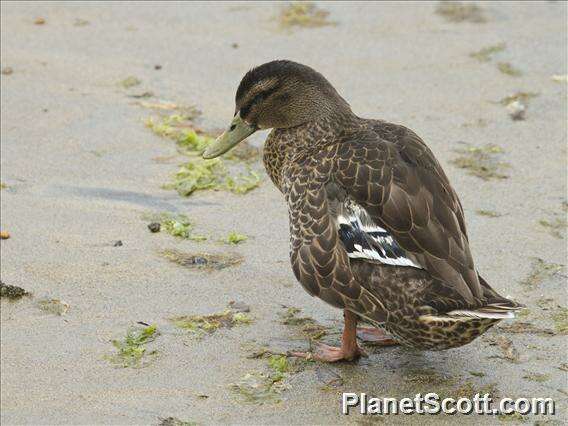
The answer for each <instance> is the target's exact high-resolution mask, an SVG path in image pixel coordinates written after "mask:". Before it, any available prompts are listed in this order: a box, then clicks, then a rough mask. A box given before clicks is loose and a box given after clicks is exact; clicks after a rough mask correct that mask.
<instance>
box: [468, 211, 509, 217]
mask: <svg viewBox="0 0 568 426" xmlns="http://www.w3.org/2000/svg"><path fill="white" fill-rule="evenodd" d="M475 213H477V214H478V215H479V216H486V217H492V218H495V217H501V216H503V215H502V214H501V213H499V212H496V211H495V210H482V209H480V210H476V211H475Z"/></svg>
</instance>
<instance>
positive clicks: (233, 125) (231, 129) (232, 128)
mask: <svg viewBox="0 0 568 426" xmlns="http://www.w3.org/2000/svg"><path fill="white" fill-rule="evenodd" d="M235 127H237V125H236V124H231V127H229V132H232V131H233V130H235Z"/></svg>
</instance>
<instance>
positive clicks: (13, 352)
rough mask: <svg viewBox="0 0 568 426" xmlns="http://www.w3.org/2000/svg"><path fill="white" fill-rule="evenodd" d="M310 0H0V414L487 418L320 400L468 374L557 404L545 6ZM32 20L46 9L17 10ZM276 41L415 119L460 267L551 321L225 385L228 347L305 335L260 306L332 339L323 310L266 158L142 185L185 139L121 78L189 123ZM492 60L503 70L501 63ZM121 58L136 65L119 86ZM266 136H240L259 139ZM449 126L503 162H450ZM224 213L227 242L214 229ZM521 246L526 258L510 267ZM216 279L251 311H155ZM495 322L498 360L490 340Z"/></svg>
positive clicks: (196, 298) (556, 48)
mask: <svg viewBox="0 0 568 426" xmlns="http://www.w3.org/2000/svg"><path fill="white" fill-rule="evenodd" d="M320 6H321V7H322V8H325V9H326V10H328V11H329V13H330V15H329V17H328V19H329V20H330V21H335V22H336V23H337V25H330V26H323V27H319V28H297V29H293V30H291V31H282V30H280V29H279V27H278V22H277V20H275V19H274V17H275V16H277V15H278V13H279V9H280V6H279V5H278V4H274V3H266V4H259V3H240V4H237V3H219V4H200V3H191V4H177V3H167V4H151V3H137V4H130V5H126V4H94V3H83V4H78V3H74V4H65V3H18V4H16V3H9V2H3V3H2V9H1V11H2V18H1V24H2V30H1V36H2V64H1V65H2V69H4V68H5V67H11V68H12V70H13V72H12V73H11V74H9V75H2V79H1V93H2V95H1V122H2V128H1V179H2V183H3V184H5V185H7V188H4V189H2V192H1V209H2V215H1V228H2V230H7V231H8V232H9V233H10V234H11V238H10V239H8V240H2V241H1V259H0V260H1V262H2V267H1V278H2V281H3V282H4V283H5V284H9V285H15V286H19V287H22V288H24V289H25V290H27V291H30V292H32V293H33V297H26V298H23V299H22V300H20V301H17V302H9V301H6V300H4V299H3V300H2V302H1V308H2V309H1V311H2V313H1V320H2V324H1V332H2V339H1V382H0V383H1V421H2V424H5V425H8V424H158V423H159V422H160V419H163V418H167V417H170V416H172V417H175V418H178V419H181V420H184V421H192V422H197V423H198V424H223V423H232V424H243V423H248V424H367V423H372V422H384V423H386V424H424V423H425V424H439V423H442V424H454V423H456V422H460V423H463V424H479V423H482V424H498V423H500V422H502V419H498V418H494V417H491V416H475V415H473V416H458V417H456V416H443V415H441V416H417V415H414V416H401V415H398V416H389V417H381V418H368V417H366V418H364V417H362V416H359V415H357V414H353V415H350V416H347V417H346V416H342V415H341V414H340V396H341V393H342V392H366V393H368V394H370V395H375V396H381V397H383V396H389V397H403V396H410V397H413V396H414V394H415V393H417V392H419V391H420V392H425V391H429V392H436V391H438V392H440V393H442V394H448V395H450V396H452V395H457V394H459V393H460V392H469V391H475V390H483V389H488V388H491V389H493V390H494V391H495V392H496V394H497V395H498V396H500V397H511V398H518V397H528V398H532V397H551V398H554V399H555V400H556V404H557V414H556V415H555V416H550V417H548V418H547V419H548V420H552V421H553V422H557V423H551V424H562V423H564V422H566V421H567V418H566V406H567V404H566V398H567V396H566V395H567V386H566V380H567V373H566V371H565V367H564V371H563V370H561V365H562V363H566V361H567V360H566V336H565V335H562V334H561V333H560V332H558V330H557V329H555V327H561V326H562V324H561V323H559V320H558V318H559V317H560V316H561V314H562V312H565V311H563V310H562V309H566V305H567V300H566V299H567V298H566V275H565V274H566V270H565V264H566V254H567V253H566V230H565V226H564V227H562V226H561V227H560V228H559V229H557V230H556V231H557V232H558V233H559V235H558V236H555V235H552V233H551V232H550V231H551V229H550V227H547V226H546V225H545V226H543V224H542V223H539V222H541V221H546V222H547V223H551V222H553V220H555V219H556V218H562V217H564V218H565V217H566V216H565V215H566V213H565V210H563V202H566V170H567V169H566V133H567V128H566V126H567V125H566V114H567V101H566V99H567V98H566V87H567V86H566V83H565V82H558V81H553V80H552V79H551V77H552V76H553V75H566V73H567V68H566V64H567V53H566V52H567V42H566V31H567V29H566V25H567V24H566V22H567V7H566V3H563V2H543V3H538V4H537V3H529V2H523V3H512V2H507V3H484V4H481V6H480V7H481V8H482V9H483V14H484V16H485V17H486V20H487V22H485V23H475V22H448V21H447V20H446V19H444V18H443V17H442V16H440V15H439V14H436V13H435V9H436V3H419V4H418V3H416V4H396V3H380V4H369V3H360V4H358V5H356V4H352V3H349V4H346V3H332V4H320ZM38 18H43V19H44V20H45V22H44V23H43V24H40V25H37V24H34V21H35V20H37V19H38ZM78 20H79V21H78ZM83 21H88V22H87V23H84V22H83ZM234 43H237V45H238V46H237V47H236V48H235V47H234V46H233V44H234ZM499 43H506V48H505V49H504V50H503V51H501V52H499V53H497V54H495V55H494V57H493V58H492V59H490V60H489V61H487V62H481V61H479V60H477V59H475V58H472V57H470V54H471V53H472V52H476V51H479V50H480V49H482V48H484V47H488V46H494V45H497V44H499ZM275 58H288V59H293V60H296V61H299V62H303V63H306V64H308V65H311V66H313V67H314V68H316V69H317V70H319V71H320V72H322V73H323V74H324V75H326V76H327V77H328V79H329V80H330V81H331V82H332V83H333V84H334V85H335V87H336V88H337V89H338V91H339V92H340V93H341V94H342V95H343V96H344V97H345V98H346V99H347V100H348V101H349V102H350V103H351V106H352V108H353V110H354V111H355V112H356V113H358V114H359V115H361V116H365V117H374V118H382V119H385V120H389V121H393V122H396V123H400V124H404V125H406V126H408V127H410V128H412V129H413V130H415V131H416V132H417V133H418V134H419V135H420V136H421V137H422V138H423V139H424V140H425V141H426V142H427V143H428V145H429V146H430V147H431V148H432V150H433V151H434V153H435V154H436V156H437V158H438V159H439V160H440V162H441V164H442V165H443V166H444V169H445V170H446V172H447V174H448V176H449V178H450V180H451V182H452V183H453V185H454V187H455V188H456V190H457V192H458V194H460V197H461V200H462V203H463V205H464V209H465V213H466V220H467V225H468V230H469V235H470V243H471V247H472V251H473V254H474V258H475V260H476V264H477V267H478V269H479V271H480V273H481V274H482V275H483V276H484V277H485V278H486V279H487V281H488V282H489V283H491V284H492V285H493V287H494V288H495V289H497V290H498V291H499V292H500V293H501V294H504V295H508V296H510V297H511V298H513V299H515V300H518V301H520V302H522V303H525V304H527V306H528V308H529V312H528V315H526V316H524V317H523V318H521V319H519V320H518V321H522V322H529V323H531V324H533V325H534V326H535V327H540V328H543V329H549V330H553V334H552V335H550V334H545V335H541V334H530V333H527V332H522V333H516V334H510V333H505V332H504V331H503V330H500V329H497V328H496V329H494V330H492V331H491V332H489V333H488V334H487V335H486V336H484V337H483V338H480V339H478V340H476V341H475V342H473V343H472V344H470V345H468V346H466V347H463V348H459V349H455V350H450V351H445V352H423V353H420V352H413V351H409V350H407V349H403V348H397V347H393V348H384V349H381V348H378V349H372V348H370V349H369V351H370V356H369V357H368V358H364V359H362V360H361V361H359V362H358V363H354V364H338V365H322V364H317V363H308V364H305V365H303V364H301V367H300V368H299V369H298V371H293V372H290V373H286V377H285V379H284V380H283V383H284V384H285V386H286V389H284V390H283V391H282V392H281V393H280V395H279V398H280V399H281V402H280V403H276V404H272V403H269V404H265V405H261V406H258V405H253V404H246V403H243V402H242V401H240V400H239V398H238V395H235V392H234V391H233V390H231V388H230V387H229V384H230V383H234V382H237V381H238V380H239V379H240V378H242V377H243V376H245V375H246V374H247V373H250V372H255V371H259V372H264V373H268V372H270V371H271V370H270V367H269V366H268V364H267V360H266V359H250V358H247V354H249V353H250V346H251V345H252V344H256V345H266V346H268V347H270V348H271V349H273V350H279V351H285V350H289V349H294V348H296V349H307V348H308V341H307V340H306V339H305V338H303V337H302V336H301V335H299V334H298V330H297V327H291V326H288V325H284V324H282V320H281V317H280V315H281V314H282V312H284V311H285V308H283V307H282V305H286V306H288V307H297V308H301V309H302V312H301V315H304V316H309V317H311V318H313V319H314V320H315V321H317V322H318V323H319V324H322V325H324V326H326V327H329V328H330V332H329V334H328V335H327V336H326V337H325V338H324V341H326V342H328V343H337V342H338V340H339V333H340V330H341V326H342V321H341V312H339V311H337V310H334V309H332V308H330V307H328V306H326V305H325V304H324V303H323V302H321V301H319V300H317V299H314V298H311V297H309V295H308V294H306V293H305V292H304V290H303V289H302V288H301V287H300V285H299V284H298V283H297V282H296V281H295V279H294V276H293V274H292V271H291V269H290V266H289V262H288V222H287V221H288V218H287V212H286V206H285V204H284V201H283V199H282V197H281V195H280V194H279V193H278V192H277V190H276V189H275V188H274V187H273V186H272V184H271V183H270V181H269V180H268V179H267V178H266V176H264V180H263V183H262V184H261V186H260V187H259V188H258V189H255V190H253V191H251V192H250V193H248V194H246V195H242V196H241V195H236V194H231V193H227V192H216V191H201V192H197V193H195V194H194V195H192V196H190V197H187V198H184V197H180V196H179V195H178V194H177V193H176V192H175V191H172V190H166V189H163V188H162V185H163V184H164V183H166V182H167V181H168V180H169V179H170V177H171V175H172V174H173V173H175V172H176V170H177V164H178V163H181V162H183V160H184V158H183V157H182V156H176V155H177V154H176V147H175V144H174V143H173V142H172V141H169V140H167V139H165V138H161V137H159V136H157V135H155V134H153V133H152V132H151V131H150V130H149V129H147V128H146V127H145V126H144V120H145V119H147V118H148V117H150V116H151V115H152V114H153V113H152V111H150V110H148V109H146V108H143V107H141V106H140V105H137V104H136V102H137V99H134V98H131V97H129V95H133V94H141V93H143V92H144V91H151V92H153V93H154V95H155V96H154V98H153V99H154V100H155V99H156V98H157V99H162V100H167V101H170V102H175V103H181V104H187V105H195V106H196V107H197V108H199V109H200V110H201V111H202V112H203V115H202V118H201V124H202V125H203V126H204V127H206V128H211V129H214V128H220V127H223V126H225V125H226V124H227V123H228V121H229V120H230V118H231V116H232V112H233V108H234V105H233V102H234V101H233V99H234V92H235V89H236V86H237V84H238V82H239V80H240V78H241V76H242V75H243V73H244V72H246V71H247V70H248V69H249V68H251V67H252V66H254V65H258V64H261V63H263V62H266V61H268V60H271V59H275ZM499 62H509V63H510V64H512V65H513V66H514V67H516V68H518V69H519V70H521V71H522V75H520V76H511V75H507V74H505V73H503V72H500V71H499V69H498V66H497V64H498V63H499ZM156 65H161V68H160V69H156V67H155V66H156ZM129 76H135V77H136V78H138V79H139V80H140V81H141V84H140V85H138V86H136V87H132V88H130V89H125V88H124V87H121V85H120V84H119V82H121V81H123V80H124V79H125V78H127V77H129ZM518 91H522V92H535V93H538V96H536V97H534V98H532V99H530V103H529V106H528V110H527V113H526V119H525V120H524V121H513V120H511V118H510V117H509V116H508V113H507V110H506V108H505V107H504V106H503V105H501V104H499V103H498V101H499V100H500V99H502V98H504V97H506V96H508V95H510V94H511V93H515V92H518ZM265 136H266V134H256V135H254V136H253V137H252V138H251V140H252V142H253V143H254V144H256V145H257V146H260V145H261V144H262V141H263V139H264V137H265ZM459 142H466V143H469V144H471V145H472V146H483V145H485V144H488V143H491V144H497V145H499V146H500V147H501V148H502V149H503V154H501V155H500V156H499V159H500V161H501V160H502V161H505V162H507V163H508V164H509V165H510V167H508V168H506V170H505V172H504V173H505V174H506V175H508V178H506V179H497V180H489V181H484V180H482V179H480V178H478V177H475V176H472V175H470V174H468V173H467V170H464V169H460V168H458V167H456V166H455V165H453V164H452V160H455V159H456V157H458V156H459V154H458V153H456V152H455V150H456V149H459V148H460V147H462V145H461V144H459ZM170 156H173V159H172V160H171V161H166V162H163V161H156V160H155V158H156V157H162V158H163V157H166V158H167V157H170ZM478 210H490V211H495V212H498V213H499V214H500V215H501V216H499V217H488V216H484V215H480V214H479V213H476V211H478ZM160 212H170V213H184V214H186V215H187V216H189V217H190V218H191V219H192V220H193V221H194V222H195V224H196V231H199V232H200V233H202V234H206V235H212V236H214V238H211V239H209V240H208V241H205V242H194V241H189V240H180V239H176V238H174V237H172V236H170V235H168V234H167V233H165V232H160V233H156V234H153V233H151V232H149V230H148V228H147V224H148V220H146V219H145V215H148V214H151V213H160ZM231 231H238V232H239V233H242V234H245V235H248V236H249V239H248V240H247V241H246V242H244V243H243V244H240V245H238V246H235V247H230V246H227V245H224V244H221V243H219V242H218V241H217V240H218V239H219V238H220V237H223V236H226V235H227V234H228V233H229V232H231ZM552 231H554V230H552ZM117 240H121V241H122V243H123V244H122V246H118V247H117V246H114V242H115V241H117ZM167 249H176V250H181V251H184V252H189V253H194V252H203V251H205V252H207V251H208V252H213V253H227V252H229V253H234V254H237V255H239V256H242V257H243V258H244V261H243V263H242V264H240V265H237V266H234V267H231V268H226V269H223V270H220V271H212V272H205V271H199V270H191V269H188V268H184V267H182V266H179V265H177V264H175V263H172V262H170V261H168V260H167V259H165V258H164V257H163V256H162V255H161V254H160V252H161V251H163V250H167ZM534 258H541V259H543V260H544V261H545V263H544V264H542V263H535V262H537V261H535V260H534ZM553 264H558V265H562V269H561V270H557V268H556V269H555V267H554V266H552V267H550V265H553ZM535 265H536V267H537V268H540V272H541V275H538V276H533V278H534V280H533V281H534V283H533V284H534V285H532V287H530V288H527V285H523V284H522V282H523V281H524V280H527V277H530V276H531V274H533V273H534V272H535V270H534V268H535ZM539 265H540V266H539ZM542 265H545V268H544V272H543V268H542ZM546 265H548V266H549V268H546ZM546 271H552V272H551V273H546ZM536 272H539V271H536ZM43 297H51V298H57V299H60V300H63V301H65V303H67V304H68V305H69V309H68V311H67V312H66V313H65V315H62V316H59V315H53V314H50V313H47V312H45V311H43V310H41V309H38V305H37V301H38V300H40V299H41V298H43ZM232 300H236V301H239V302H242V303H245V304H247V305H249V306H250V310H251V312H250V314H251V315H252V316H253V317H254V322H253V323H252V324H250V325H242V326H238V327H233V328H226V329H220V330H219V331H217V332H216V333H214V334H211V335H208V336H205V337H203V338H202V339H196V338H192V337H191V336H190V335H189V334H188V332H186V331H184V330H181V329H178V328H176V327H175V326H174V325H172V323H171V321H169V318H172V317H176V316H181V315H206V314H211V313H215V312H220V311H223V310H224V309H226V307H227V304H228V303H229V302H230V301H232ZM138 321H142V322H144V323H147V324H156V325H157V327H158V330H159V331H160V335H159V336H158V337H157V338H156V340H155V341H153V342H151V343H149V344H148V345H147V346H148V351H150V350H156V351H157V352H158V355H157V356H156V357H155V359H154V360H153V362H152V363H151V364H150V365H148V366H146V367H144V368H115V367H114V366H113V365H112V363H110V362H109V360H108V359H107V357H108V355H111V354H113V353H114V352H115V348H114V347H113V345H112V343H111V341H112V340H113V339H122V338H123V337H124V335H125V333H126V331H127V330H128V328H129V327H132V326H134V325H135V324H136V323H137V322H138ZM555 321H556V322H555ZM564 321H565V320H564ZM510 324H513V323H512V322H511V323H510ZM500 339H501V340H500ZM502 339H510V341H511V342H512V344H513V345H514V348H515V350H516V351H517V352H518V355H519V356H518V360H517V361H514V360H507V359H504V358H503V356H504V352H503V351H502V350H501V349H500V347H499V343H498V342H503V340H502ZM565 365H566V364H564V366H565ZM539 375H540V376H539ZM468 389H469V391H468ZM203 395H207V397H204V396H203ZM544 419H545V418H543V417H533V416H527V417H526V418H525V419H524V421H526V422H529V423H533V422H534V421H536V420H544ZM519 421H521V419H517V420H514V421H513V422H510V421H508V423H509V424H511V423H512V424H514V423H516V422H519Z"/></svg>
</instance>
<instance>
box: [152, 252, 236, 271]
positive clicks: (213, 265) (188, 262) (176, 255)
mask: <svg viewBox="0 0 568 426" xmlns="http://www.w3.org/2000/svg"><path fill="white" fill-rule="evenodd" d="M161 255H162V256H164V257H165V258H166V259H168V260H169V261H170V262H173V263H176V264H178V265H180V266H183V267H186V268H191V269H198V270H205V271H219V270H221V269H225V268H228V267H231V266H235V265H238V264H240V263H242V261H243V258H242V257H240V256H237V255H232V254H212V253H186V252H182V251H180V250H176V249H167V250H163V251H162V252H161Z"/></svg>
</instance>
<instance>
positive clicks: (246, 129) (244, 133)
mask: <svg viewBox="0 0 568 426" xmlns="http://www.w3.org/2000/svg"><path fill="white" fill-rule="evenodd" d="M256 130H257V129H256V127H255V126H252V125H250V124H248V123H247V122H245V121H244V120H243V119H242V118H241V116H240V114H237V115H235V118H233V121H231V125H230V126H229V128H228V129H227V130H225V131H224V132H223V134H222V135H221V136H219V137H218V138H217V139H215V141H214V142H213V143H212V144H211V145H209V146H208V147H207V149H206V150H205V152H203V155H202V156H203V158H205V159H209V158H215V157H218V156H220V155H223V154H224V153H225V152H227V151H228V150H230V149H231V148H232V147H234V146H235V145H237V144H238V143H239V142H241V141H242V140H243V139H246V138H247V137H248V136H250V135H252V134H253V133H254V132H255V131H256Z"/></svg>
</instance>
